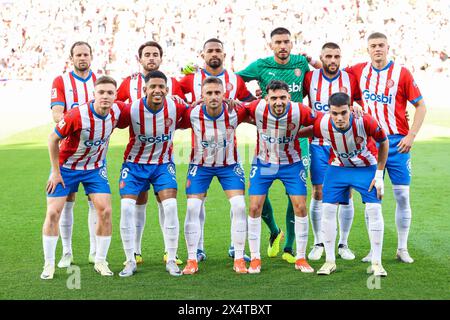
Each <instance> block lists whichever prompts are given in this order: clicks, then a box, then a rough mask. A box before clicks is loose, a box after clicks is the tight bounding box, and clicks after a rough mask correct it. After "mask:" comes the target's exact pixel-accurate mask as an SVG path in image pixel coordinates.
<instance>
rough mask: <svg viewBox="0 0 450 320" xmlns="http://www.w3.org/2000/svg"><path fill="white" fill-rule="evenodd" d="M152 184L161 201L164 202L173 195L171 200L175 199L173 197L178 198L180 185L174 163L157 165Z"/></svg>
mask: <svg viewBox="0 0 450 320" xmlns="http://www.w3.org/2000/svg"><path fill="white" fill-rule="evenodd" d="M150 183H151V184H152V185H153V189H154V191H155V193H156V194H158V195H159V197H160V200H161V201H164V200H165V199H167V196H170V195H172V196H170V197H171V198H173V195H175V197H176V192H177V189H178V184H177V176H176V171H175V165H174V164H173V163H166V164H161V165H157V167H156V169H155V171H154V173H153V174H152V176H151V177H150ZM162 191H165V192H162ZM166 194H167V195H166ZM163 198H164V199H163Z"/></svg>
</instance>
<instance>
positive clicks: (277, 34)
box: [237, 28, 309, 263]
mask: <svg viewBox="0 0 450 320" xmlns="http://www.w3.org/2000/svg"><path fill="white" fill-rule="evenodd" d="M270 39H271V41H270V48H271V49H272V50H273V56H271V57H268V58H264V59H258V60H256V61H255V62H253V63H251V64H250V65H249V66H248V67H247V68H245V69H244V70H242V71H239V72H237V74H238V75H240V76H241V77H242V78H243V79H244V81H246V82H248V81H251V80H257V81H258V84H259V86H260V88H261V89H262V96H263V98H264V97H265V96H266V95H267V91H266V87H267V85H268V84H269V82H270V81H272V80H282V81H284V82H286V83H287V84H288V87H289V93H290V95H291V100H292V101H294V102H299V103H302V102H303V79H304V77H305V74H306V72H307V71H309V66H308V61H307V60H306V58H305V57H304V56H302V55H294V54H291V50H292V47H293V43H292V41H291V33H290V32H289V30H287V29H285V28H276V29H274V30H273V31H272V32H271V33H270ZM300 146H301V152H302V161H303V163H304V165H305V167H306V166H307V164H308V162H309V160H308V158H309V156H308V139H306V138H302V139H301V140H300ZM262 217H263V220H264V222H265V223H266V224H267V226H268V227H269V229H270V239H269V247H268V248H267V255H268V256H269V257H276V256H277V255H278V252H279V251H280V241H281V240H282V238H283V237H284V233H283V232H282V231H281V229H280V228H278V225H277V223H276V221H275V218H274V215H273V209H272V205H271V204H270V201H269V198H268V197H266V201H265V202H264V207H263V211H262ZM286 231H287V237H286V241H285V244H284V250H283V251H284V252H283V255H282V258H283V259H284V260H286V261H288V262H289V263H295V261H296V259H295V255H294V253H293V244H294V239H295V227H294V209H293V207H292V203H291V199H290V198H289V197H288V207H287V211H286Z"/></svg>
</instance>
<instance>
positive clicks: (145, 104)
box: [142, 96, 166, 114]
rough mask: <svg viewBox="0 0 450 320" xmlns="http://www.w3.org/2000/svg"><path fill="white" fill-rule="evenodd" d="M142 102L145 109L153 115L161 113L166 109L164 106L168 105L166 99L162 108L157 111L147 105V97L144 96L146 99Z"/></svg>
mask: <svg viewBox="0 0 450 320" xmlns="http://www.w3.org/2000/svg"><path fill="white" fill-rule="evenodd" d="M142 102H143V103H144V107H145V109H147V110H148V111H149V112H151V113H153V114H157V113H158V112H160V111H161V110H162V109H164V105H165V104H166V99H165V98H164V100H163V105H162V107H161V108H159V109H158V110H156V111H155V110H152V109H150V107H149V106H148V104H147V96H144V97H143V98H142Z"/></svg>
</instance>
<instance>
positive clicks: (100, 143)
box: [84, 139, 108, 148]
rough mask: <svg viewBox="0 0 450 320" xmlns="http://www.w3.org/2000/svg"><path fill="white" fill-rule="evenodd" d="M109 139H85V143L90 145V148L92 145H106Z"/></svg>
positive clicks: (87, 145)
mask: <svg viewBox="0 0 450 320" xmlns="http://www.w3.org/2000/svg"><path fill="white" fill-rule="evenodd" d="M107 141H108V140H107V139H99V140H94V139H92V140H86V141H84V145H85V146H86V147H88V148H91V147H98V146H101V145H104V144H105V143H106V142H107Z"/></svg>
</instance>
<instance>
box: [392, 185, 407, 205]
mask: <svg viewBox="0 0 450 320" xmlns="http://www.w3.org/2000/svg"><path fill="white" fill-rule="evenodd" d="M393 190H394V196H395V200H396V202H397V205H398V206H399V207H400V208H402V209H403V208H408V207H409V206H410V205H409V186H394V187H393Z"/></svg>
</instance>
